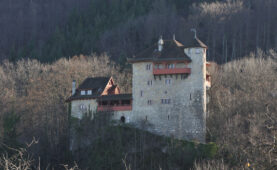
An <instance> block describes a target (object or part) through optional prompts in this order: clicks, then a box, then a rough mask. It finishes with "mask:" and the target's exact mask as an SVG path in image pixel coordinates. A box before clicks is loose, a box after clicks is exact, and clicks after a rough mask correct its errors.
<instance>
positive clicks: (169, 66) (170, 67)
mask: <svg viewBox="0 0 277 170" xmlns="http://www.w3.org/2000/svg"><path fill="white" fill-rule="evenodd" d="M166 66H167V68H169V69H173V68H175V64H167V65H166Z"/></svg>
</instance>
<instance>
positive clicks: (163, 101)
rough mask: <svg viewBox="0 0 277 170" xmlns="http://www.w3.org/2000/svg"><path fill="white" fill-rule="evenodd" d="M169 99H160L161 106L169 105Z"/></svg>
mask: <svg viewBox="0 0 277 170" xmlns="http://www.w3.org/2000/svg"><path fill="white" fill-rule="evenodd" d="M170 102H171V101H170V99H161V103H162V104H170Z"/></svg>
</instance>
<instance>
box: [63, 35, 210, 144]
mask: <svg viewBox="0 0 277 170" xmlns="http://www.w3.org/2000/svg"><path fill="white" fill-rule="evenodd" d="M206 51H207V46H206V45H205V44H204V43H203V42H201V41H200V40H199V39H198V38H197V37H196V36H195V37H194V38H193V40H192V41H191V43H190V44H186V45H183V44H181V43H180V42H178V41H177V40H175V38H173V39H172V40H163V39H162V38H160V39H159V41H158V42H157V43H156V44H154V45H153V46H151V47H150V48H147V49H145V50H143V51H142V52H141V53H139V54H138V55H136V56H134V57H132V58H129V59H128V61H129V62H130V63H131V64H132V72H133V74H132V94H121V93H120V87H118V86H117V85H116V83H115V82H114V80H113V78H112V77H94V78H87V79H85V80H84V82H83V83H81V84H80V85H79V86H78V88H76V82H75V81H73V83H72V96H71V97H69V99H68V100H67V101H68V102H70V103H71V116H72V117H75V118H79V119H81V118H82V116H83V115H84V114H85V113H87V112H88V111H92V112H112V118H113V119H114V120H118V121H122V122H124V123H130V124H133V125H134V126H136V127H138V128H143V129H145V130H147V131H150V132H152V133H155V134H159V135H165V136H171V137H174V138H178V139H186V140H197V141H200V142H205V136H206V90H207V88H209V87H210V85H211V77H210V75H209V74H208V72H207V71H206V67H207V66H209V63H207V62H206Z"/></svg>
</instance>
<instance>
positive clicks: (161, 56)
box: [129, 40, 191, 62]
mask: <svg viewBox="0 0 277 170" xmlns="http://www.w3.org/2000/svg"><path fill="white" fill-rule="evenodd" d="M170 60H182V61H189V62H190V61H191V59H190V57H188V56H187V55H186V54H185V52H184V45H183V44H181V43H180V42H178V41H176V40H164V44H163V49H162V51H158V44H157V43H155V44H154V45H152V46H151V47H149V48H147V49H145V50H144V51H142V52H141V53H139V54H137V55H135V56H134V57H133V58H129V61H130V62H136V61H170Z"/></svg>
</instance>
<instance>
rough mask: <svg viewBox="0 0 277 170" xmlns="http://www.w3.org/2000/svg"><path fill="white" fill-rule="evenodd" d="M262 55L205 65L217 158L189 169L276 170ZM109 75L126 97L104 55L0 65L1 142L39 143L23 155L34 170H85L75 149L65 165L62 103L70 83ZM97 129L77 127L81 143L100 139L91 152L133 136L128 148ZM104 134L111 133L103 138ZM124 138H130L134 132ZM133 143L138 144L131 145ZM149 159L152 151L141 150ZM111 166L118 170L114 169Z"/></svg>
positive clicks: (270, 87)
mask: <svg viewBox="0 0 277 170" xmlns="http://www.w3.org/2000/svg"><path fill="white" fill-rule="evenodd" d="M267 53H268V54H265V53H264V52H262V51H259V52H258V53H257V54H254V53H251V54H250V55H249V56H247V57H245V59H242V60H237V61H233V62H229V63H226V64H224V65H222V66H219V65H216V64H213V65H212V68H211V70H210V73H211V75H212V77H213V78H212V87H211V89H210V91H209V96H210V97H211V98H210V103H209V104H208V115H207V128H208V130H207V134H208V135H207V140H208V141H211V142H215V143H216V145H217V146H218V152H217V156H216V157H214V158H213V159H212V160H210V159H204V160H202V161H200V162H199V164H197V165H195V166H197V167H202V166H204V167H210V166H219V167H222V166H225V167H228V166H229V167H234V168H238V169H241V168H243V167H244V166H245V164H246V163H247V162H250V164H251V167H253V168H255V169H272V168H274V167H275V166H276V164H277V163H276V161H275V159H276V157H277V155H276V151H275V147H274V146H275V142H274V137H273V136H274V135H276V131H275V128H274V127H275V125H276V123H275V122H276V121H277V117H276V113H277V110H276V107H275V106H276V105H277V103H276V101H277V100H276V92H277V89H276V88H277V84H276V82H277V79H276V76H275V75H276V69H277V54H276V53H275V52H274V51H272V50H271V51H269V52H267ZM100 68H102V69H100ZM103 68H105V69H103ZM110 74H111V75H114V78H115V79H116V81H117V82H118V83H119V84H120V85H121V87H122V88H123V87H124V88H123V89H124V90H125V91H128V90H130V86H129V87H128V86H124V85H128V84H130V81H131V80H130V74H129V73H128V72H121V73H120V69H119V67H118V65H115V64H114V63H112V62H111V61H110V60H109V57H108V56H105V55H102V56H88V57H85V56H82V57H73V58H72V59H70V60H68V59H60V60H58V61H56V62H55V63H53V64H41V63H40V62H38V61H36V60H21V61H18V62H17V63H10V62H5V63H4V64H2V65H0V90H1V91H2V92H3V93H1V94H0V107H1V108H4V109H1V112H0V113H1V114H0V118H1V122H0V123H1V127H3V128H0V129H1V131H2V132H1V134H3V135H2V136H1V141H2V142H4V143H8V144H9V145H12V146H14V147H16V146H17V145H16V143H17V142H19V143H26V142H30V141H31V140H32V138H33V136H34V137H35V138H36V139H39V142H38V144H36V145H35V146H34V148H32V149H31V151H32V152H31V153H33V154H34V159H35V160H36V161H38V158H41V159H40V165H41V167H46V166H51V167H55V166H57V165H60V164H70V165H72V164H74V163H73V162H74V160H75V162H76V163H77V164H78V165H80V166H82V167H86V166H89V162H90V160H89V159H90V158H83V157H82V152H83V151H81V150H80V152H79V154H80V156H79V157H77V158H74V159H73V160H72V159H71V158H70V154H69V151H68V149H67V148H68V146H69V145H68V137H69V131H68V126H69V124H70V122H69V121H68V114H67V105H66V103H65V102H64V101H65V99H66V98H67V97H68V95H69V94H70V89H71V87H70V84H71V80H72V79H76V80H77V82H81V81H82V80H83V79H85V78H86V77H87V76H105V75H110ZM97 122H99V123H97ZM97 122H94V124H93V122H92V123H90V122H88V124H89V125H90V126H87V129H83V130H82V128H81V132H83V133H81V134H83V135H84V137H86V138H89V137H90V136H92V137H93V136H94V134H95V133H96V136H97V135H99V136H101V137H103V138H102V139H103V140H102V141H99V142H100V143H96V144H95V145H92V146H91V147H95V146H103V144H105V141H108V139H112V141H110V142H111V143H109V145H108V146H113V145H116V144H117V143H118V142H119V143H120V141H121V142H123V143H120V144H124V145H122V146H126V147H127V146H130V145H131V143H130V145H129V143H128V142H132V140H135V139H136V138H134V136H129V137H128V138H124V139H128V140H127V141H128V142H127V141H125V140H124V141H123V139H122V138H123V136H122V135H124V134H126V133H127V134H129V131H132V130H128V128H127V129H126V132H125V130H123V131H121V130H120V128H119V129H113V128H112V129H109V130H108V131H106V130H103V129H102V130H99V131H98V130H97V128H95V127H94V128H93V127H91V126H92V125H93V126H96V127H102V126H103V125H106V124H105V123H101V121H97ZM84 124H85V122H84ZM81 127H84V128H85V127H86V126H81ZM109 132H114V133H113V134H112V135H111V134H110V133H109ZM121 132H122V134H121ZM131 134H132V135H134V133H131ZM138 134H139V133H138ZM117 137H118V138H117ZM152 137H153V138H152ZM152 137H151V135H150V137H149V139H148V140H149V143H151V142H150V141H151V140H154V141H156V139H157V137H154V136H152ZM142 139H143V138H142ZM102 142H104V143H102ZM124 142H127V143H124ZM137 142H143V141H141V139H140V138H139V141H137ZM161 142H162V141H161ZM164 142H165V141H164ZM154 143H156V142H154ZM140 144H141V143H140ZM140 144H138V145H137V146H140ZM122 146H121V147H122ZM1 147H2V145H1ZM98 149H99V148H98ZM102 149H103V150H99V151H100V153H97V154H100V155H103V153H110V152H111V150H110V149H109V147H105V148H102ZM118 149H119V148H118ZM152 149H155V147H154V148H152ZM85 150H87V149H85ZM4 151H5V152H6V150H4ZM112 151H116V150H112ZM126 152H127V151H126ZM149 152H150V153H153V152H154V151H153V150H149ZM85 153H87V152H85ZM92 153H93V155H95V154H96V153H95V152H91V153H87V154H92ZM124 153H125V152H124ZM147 153H148V151H145V154H147ZM97 154H96V155H97ZM153 154H160V156H161V157H160V158H161V160H159V161H161V162H163V161H162V160H163V157H164V154H163V153H161V152H160V150H159V151H158V152H154V153H153ZM77 155H78V154H77ZM106 156H107V157H105V158H106V159H108V158H109V154H107V155H106ZM120 156H122V155H117V158H116V161H118V160H119V157H120ZM123 158H125V157H122V159H123ZM103 159H104V158H103ZM172 159H173V160H172V161H173V162H175V161H176V160H175V157H172ZM176 159H177V158H176ZM1 160H2V159H0V162H1ZM177 160H178V159H177ZM94 161H96V160H94ZM99 161H100V162H97V163H99V167H102V166H107V165H105V164H102V163H101V161H103V160H102V159H100V160H99ZM145 161H146V160H145ZM157 161H158V160H157ZM222 161H223V162H222ZM36 163H37V162H36ZM190 163H191V162H190ZM222 163H223V164H222ZM116 164H117V165H118V166H122V164H120V163H119V162H117V163H116ZM224 164H225V165H224ZM35 165H37V164H35ZM147 165H148V164H147ZM0 166H1V164H0ZM132 166H133V164H132ZM153 166H154V165H153ZM155 166H156V165H155ZM166 166H169V165H166ZM221 169H223V168H221Z"/></svg>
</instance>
